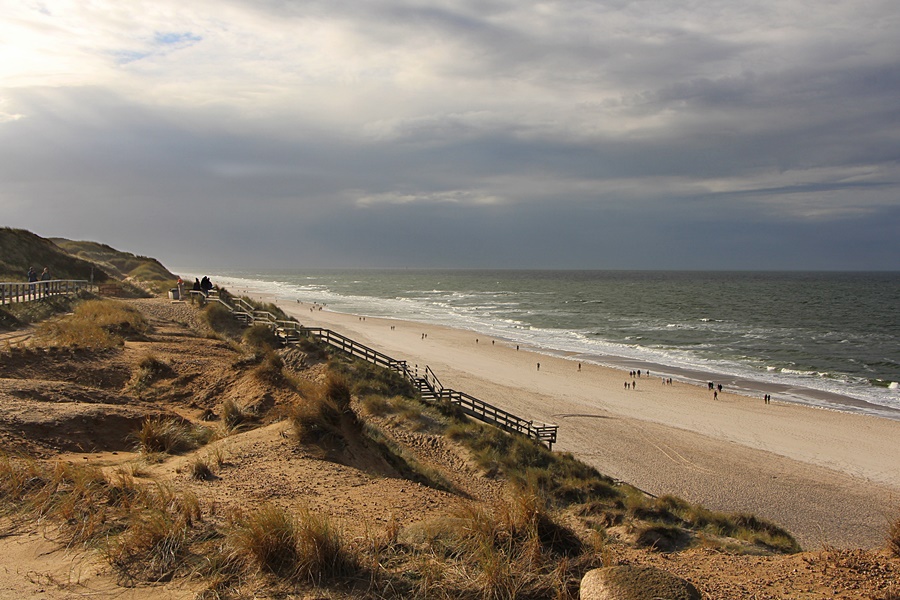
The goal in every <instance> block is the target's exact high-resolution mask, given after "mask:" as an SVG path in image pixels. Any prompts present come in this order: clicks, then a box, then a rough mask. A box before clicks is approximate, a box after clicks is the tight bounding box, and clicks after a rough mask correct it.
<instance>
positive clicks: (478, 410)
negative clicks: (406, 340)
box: [193, 292, 559, 448]
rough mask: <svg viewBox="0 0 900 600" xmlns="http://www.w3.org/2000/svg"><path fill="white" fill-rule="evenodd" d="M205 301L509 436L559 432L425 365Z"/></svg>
mask: <svg viewBox="0 0 900 600" xmlns="http://www.w3.org/2000/svg"><path fill="white" fill-rule="evenodd" d="M193 293H196V292H193ZM206 300H207V301H209V302H220V303H221V304H223V305H224V306H225V307H227V308H228V309H229V310H230V311H231V312H232V314H233V315H234V316H235V317H236V318H237V319H239V320H241V321H242V322H244V323H247V324H254V323H263V324H265V325H267V326H269V327H271V328H272V329H273V331H274V332H275V333H276V335H278V336H279V337H280V338H281V339H282V340H284V341H285V343H287V344H295V343H297V342H298V341H299V340H300V338H302V337H307V338H315V339H316V340H318V341H321V342H324V343H325V344H328V345H329V346H331V347H332V348H335V349H337V350H340V351H341V352H344V353H345V354H349V355H350V356H354V357H356V358H359V359H362V360H365V361H367V362H370V363H372V364H375V365H379V366H382V367H385V368H387V369H391V370H392V371H394V372H396V373H398V374H400V375H401V376H403V377H404V378H405V379H407V380H408V381H410V382H411V383H412V384H413V385H414V386H415V387H416V389H417V390H419V393H420V394H421V395H422V398H423V399H424V400H426V401H434V402H447V403H449V404H452V405H454V406H457V407H459V409H460V410H461V411H462V412H463V413H464V414H466V415H468V416H470V417H472V418H474V419H477V420H479V421H483V422H485V423H489V424H491V425H494V426H496V427H499V428H500V429H502V430H504V431H507V432H510V433H518V434H522V435H526V436H528V437H530V438H533V439H536V440H538V441H540V442H543V443H545V444H547V446H548V447H550V448H552V447H553V444H554V443H555V442H556V435H557V431H558V429H559V427H558V426H557V425H550V424H545V423H535V422H534V421H528V420H526V419H523V418H521V417H518V416H516V415H514V414H512V413H510V412H507V411H505V410H503V409H501V408H498V407H496V406H493V405H492V404H488V403H487V402H484V401H483V400H480V399H478V398H476V397H475V396H472V395H470V394H466V393H464V392H458V391H456V390H452V389H450V388H446V387H444V386H443V385H442V384H441V382H440V380H439V379H438V378H437V375H435V373H434V371H432V370H431V367H429V366H425V368H424V370H423V373H422V374H421V375H420V374H419V372H418V369H415V370H413V369H410V368H409V365H408V364H407V362H406V361H404V360H396V359H394V358H391V357H390V356H388V355H386V354H384V353H382V352H379V351H377V350H374V349H372V348H369V347H368V346H365V345H363V344H360V343H359V342H357V341H355V340H353V339H351V338H348V337H347V336H345V335H342V334H340V333H337V332H336V331H333V330H331V329H326V328H324V327H304V326H302V325H300V323H298V322H296V321H285V320H279V319H278V318H277V317H276V316H275V315H273V314H272V313H270V312H268V311H262V310H256V309H255V308H254V307H253V306H252V305H251V304H249V303H248V302H246V301H244V300H243V299H241V298H232V303H233V305H232V304H229V303H228V302H226V301H224V300H222V299H221V298H219V297H218V295H216V294H213V293H211V294H210V295H209V296H208V297H207V298H206Z"/></svg>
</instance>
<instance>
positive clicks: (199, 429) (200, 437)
mask: <svg viewBox="0 0 900 600" xmlns="http://www.w3.org/2000/svg"><path fill="white" fill-rule="evenodd" d="M213 435H214V432H213V430H212V429H209V428H208V427H203V426H201V425H194V424H192V423H190V422H188V421H185V420H183V419H174V418H164V417H148V418H146V419H144V421H143V423H142V424H141V428H140V429H139V430H138V431H137V432H136V433H135V435H134V437H135V439H136V441H137V445H138V449H139V450H140V451H141V452H142V453H144V454H153V453H156V452H164V453H166V454H177V453H179V452H185V451H188V450H193V449H195V448H198V447H200V446H202V445H204V444H206V443H208V442H209V441H210V440H211V439H212V438H213Z"/></svg>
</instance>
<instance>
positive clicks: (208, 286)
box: [200, 275, 213, 296]
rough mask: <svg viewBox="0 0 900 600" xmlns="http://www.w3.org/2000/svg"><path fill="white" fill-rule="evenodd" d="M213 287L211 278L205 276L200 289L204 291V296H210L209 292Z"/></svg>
mask: <svg viewBox="0 0 900 600" xmlns="http://www.w3.org/2000/svg"><path fill="white" fill-rule="evenodd" d="M212 287H213V284H212V281H210V280H209V277H207V276H206V275H204V276H203V279H201V280H200V289H201V290H203V295H204V296H209V290H211V289H212Z"/></svg>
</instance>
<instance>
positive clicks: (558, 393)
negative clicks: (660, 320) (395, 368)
mask: <svg viewBox="0 0 900 600" xmlns="http://www.w3.org/2000/svg"><path fill="white" fill-rule="evenodd" d="M266 299H267V300H272V299H271V298H266ZM279 304H280V306H281V307H282V308H283V309H284V310H285V311H286V312H288V313H289V314H292V315H293V316H295V317H296V318H297V319H298V320H300V321H301V322H302V323H304V324H307V325H313V326H323V327H329V328H332V329H335V330H336V331H338V332H340V333H343V334H345V335H348V336H350V337H352V338H354V339H356V340H357V341H359V342H361V343H363V344H366V345H370V346H372V347H373V348H375V349H377V350H380V351H382V352H385V353H386V354H389V355H390V356H392V357H394V358H397V359H400V360H408V361H409V362H410V364H418V365H420V366H423V365H426V364H427V365H429V366H431V368H432V369H434V370H435V372H436V373H437V374H438V377H440V379H441V382H442V383H443V384H444V385H445V386H447V387H450V388H453V389H457V390H461V391H465V392H467V393H470V394H473V395H475V396H477V397H479V398H482V399H483V400H485V401H488V402H492V403H494V404H497V405H498V406H500V407H502V408H504V409H505V410H508V411H510V412H513V413H515V414H518V415H520V416H523V417H525V418H529V419H534V420H536V421H545V422H549V423H557V424H558V425H559V443H558V445H557V446H556V447H555V449H559V450H562V451H567V452H571V453H572V454H573V455H574V456H575V457H576V458H578V459H580V460H583V461H584V462H585V463H587V464H589V465H591V466H593V467H595V468H597V469H598V470H599V471H600V472H601V473H604V474H606V475H609V476H612V477H614V478H616V479H620V480H623V481H627V482H629V483H631V484H633V485H635V486H637V487H639V488H641V489H643V490H645V491H647V492H650V493H652V494H655V495H664V494H675V495H678V496H680V497H683V498H685V499H687V500H689V501H691V502H698V503H701V504H703V505H704V506H707V507H710V508H714V509H716V510H725V511H736V512H742V511H746V512H751V513H753V514H756V515H759V516H761V517H764V518H766V519H771V520H773V521H774V522H776V523H779V524H781V525H783V526H784V527H786V528H787V529H788V530H789V531H791V532H792V533H793V534H794V535H795V536H796V537H797V539H798V540H799V541H800V543H801V544H802V545H803V546H804V547H805V548H820V547H823V546H825V545H828V546H838V547H865V548H873V547H878V546H881V545H883V543H884V531H885V526H886V523H888V522H889V520H890V516H891V515H894V514H896V512H897V510H898V505H900V469H898V467H897V465H900V444H898V443H897V440H900V421H893V420H889V419H882V418H874V417H865V416H859V415H853V414H847V413H840V412H836V411H827V410H821V409H814V408H808V407H804V406H800V405H796V404H790V403H785V402H778V401H775V402H773V403H772V404H768V405H766V404H764V403H763V401H762V400H761V399H755V398H747V397H744V396H740V395H735V394H730V393H728V390H727V389H726V390H725V393H722V394H719V396H718V399H717V400H714V399H713V396H712V393H711V392H709V391H708V390H707V389H706V388H700V387H697V386H692V385H687V384H683V383H677V382H676V384H675V385H663V384H662V381H661V379H660V377H651V378H646V377H644V378H641V379H639V380H638V381H637V386H636V389H628V390H626V389H625V388H624V385H623V383H624V382H625V381H626V380H628V381H630V380H631V379H630V378H629V377H628V376H627V372H625V371H619V370H616V369H609V368H605V367H599V366H596V365H590V364H582V367H581V370H580V371H579V370H578V366H577V363H575V362H574V361H571V360H566V359H563V358H560V357H554V356H548V355H544V354H540V353H536V352H533V351H529V349H527V348H522V349H521V350H517V349H516V347H515V346H514V345H510V344H507V343H504V342H503V341H502V340H495V341H492V340H491V339H490V338H489V337H488V336H485V335H483V334H480V335H479V334H476V333H474V332H470V331H460V330H454V329H449V328H445V327H437V326H431V325H422V324H419V323H409V322H401V321H396V320H384V319H378V318H373V317H367V318H366V319H365V320H361V319H360V318H359V317H358V316H356V315H345V314H340V313H334V312H331V311H328V310H322V311H319V310H316V311H310V310H309V306H305V305H300V304H296V303H294V304H292V303H290V302H283V303H279ZM423 333H424V334H427V335H426V336H425V337H424V338H423V335H422V334H423ZM476 338H480V343H476ZM537 363H540V370H538V369H537ZM633 368H634V369H637V368H642V365H634V367H633Z"/></svg>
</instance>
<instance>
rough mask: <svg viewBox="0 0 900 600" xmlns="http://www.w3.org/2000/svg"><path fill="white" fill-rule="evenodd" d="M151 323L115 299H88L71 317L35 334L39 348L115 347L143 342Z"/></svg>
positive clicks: (47, 323)
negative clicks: (129, 342)
mask: <svg viewBox="0 0 900 600" xmlns="http://www.w3.org/2000/svg"><path fill="white" fill-rule="evenodd" d="M148 329H149V324H148V323H147V320H146V319H145V318H144V316H143V315H142V314H141V313H140V311H138V310H136V309H134V308H132V307H131V306H128V305H127V304H125V303H124V302H118V301H116V300H87V301H85V302H82V303H80V304H78V305H77V306H75V309H74V312H73V314H72V315H69V316H65V317H62V318H60V319H55V320H52V321H45V322H43V323H41V324H40V325H39V327H38V329H37V332H36V333H35V339H36V341H37V342H38V343H39V344H40V345H53V346H79V347H86V348H112V347H115V346H119V345H121V344H122V343H123V342H124V340H125V339H140V338H141V337H142V336H143V334H145V333H146V332H147V330H148Z"/></svg>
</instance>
